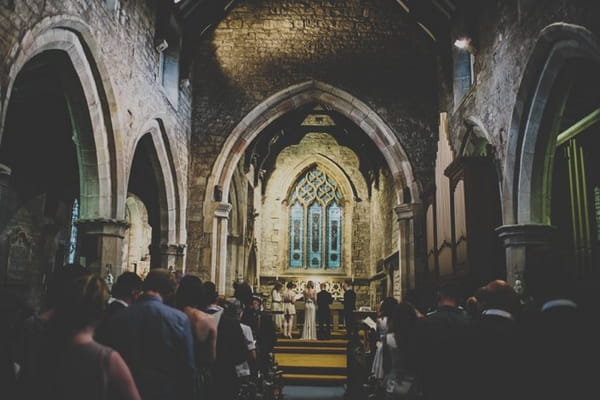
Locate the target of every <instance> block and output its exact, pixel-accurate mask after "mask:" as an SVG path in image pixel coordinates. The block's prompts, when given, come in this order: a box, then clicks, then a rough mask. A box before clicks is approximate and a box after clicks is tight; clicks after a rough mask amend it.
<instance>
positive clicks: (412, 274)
mask: <svg viewBox="0 0 600 400" xmlns="http://www.w3.org/2000/svg"><path fill="white" fill-rule="evenodd" d="M394 211H395V212H396V215H397V216H398V223H399V224H400V238H399V244H398V248H399V258H400V260H399V262H400V268H399V272H400V274H399V275H400V276H399V278H400V280H401V283H400V293H394V296H396V297H399V298H402V296H403V295H404V294H405V292H406V291H407V290H408V289H411V288H414V287H415V286H416V285H417V283H419V282H421V281H423V278H424V276H425V273H426V268H427V254H426V246H425V212H424V207H423V205H422V204H419V203H412V204H401V205H399V206H396V207H395V208H394ZM396 277H398V276H395V277H394V278H396ZM395 292H396V291H395Z"/></svg>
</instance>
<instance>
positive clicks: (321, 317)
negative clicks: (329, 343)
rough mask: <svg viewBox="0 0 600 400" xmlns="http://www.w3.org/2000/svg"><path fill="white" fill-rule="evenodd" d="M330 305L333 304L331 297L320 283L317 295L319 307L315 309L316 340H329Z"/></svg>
mask: <svg viewBox="0 0 600 400" xmlns="http://www.w3.org/2000/svg"><path fill="white" fill-rule="evenodd" d="M331 303H333V297H332V296H331V293H329V292H328V291H327V285H326V284H325V283H321V291H320V292H319V293H317V306H318V307H319V308H318V309H317V321H318V322H319V328H318V330H317V338H318V339H329V338H330V337H331V309H330V308H329V306H330V305H331Z"/></svg>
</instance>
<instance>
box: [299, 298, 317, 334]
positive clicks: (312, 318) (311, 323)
mask: <svg viewBox="0 0 600 400" xmlns="http://www.w3.org/2000/svg"><path fill="white" fill-rule="evenodd" d="M315 297H316V295H315V291H314V290H308V291H305V292H304V327H303V329H302V339H305V340H316V339H317V322H316V314H317V313H316V311H315Z"/></svg>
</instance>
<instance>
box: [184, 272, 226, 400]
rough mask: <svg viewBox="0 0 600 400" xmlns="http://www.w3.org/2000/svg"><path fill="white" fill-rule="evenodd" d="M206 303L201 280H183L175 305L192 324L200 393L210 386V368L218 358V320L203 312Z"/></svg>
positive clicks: (196, 278) (190, 277) (190, 278)
mask: <svg viewBox="0 0 600 400" xmlns="http://www.w3.org/2000/svg"><path fill="white" fill-rule="evenodd" d="M205 302H206V296H205V295H204V286H203V285H202V281H201V280H200V278H198V277H197V276H193V275H185V276H184V277H183V278H181V281H180V282H179V287H178V288H177V292H176V294H175V304H176V306H177V308H179V309H180V310H181V311H183V312H184V313H185V314H186V315H187V316H188V318H189V319H190V322H191V324H192V333H193V334H194V340H195V341H196V346H195V349H196V362H197V367H198V371H199V378H200V382H199V386H200V387H199V390H200V391H204V390H205V389H206V386H207V385H208V384H209V383H208V381H209V379H210V378H209V375H210V374H209V372H208V371H209V367H210V365H211V363H212V362H213V361H214V360H215V359H216V358H217V320H216V319H215V318H214V317H213V316H212V315H210V314H208V313H205V312H204V311H201V310H202V309H204V307H206V306H207V304H204V303H205Z"/></svg>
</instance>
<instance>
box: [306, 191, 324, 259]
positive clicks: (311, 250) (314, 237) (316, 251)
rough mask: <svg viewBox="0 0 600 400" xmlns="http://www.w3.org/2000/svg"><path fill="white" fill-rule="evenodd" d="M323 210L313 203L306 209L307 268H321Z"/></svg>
mask: <svg viewBox="0 0 600 400" xmlns="http://www.w3.org/2000/svg"><path fill="white" fill-rule="evenodd" d="M322 216H323V208H322V207H321V206H320V205H319V204H318V203H316V202H315V203H313V204H312V205H311V206H310V207H309V208H308V267H309V268H321V258H322V254H321V253H322V251H321V232H322V229H323V227H322V224H321V221H322Z"/></svg>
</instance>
